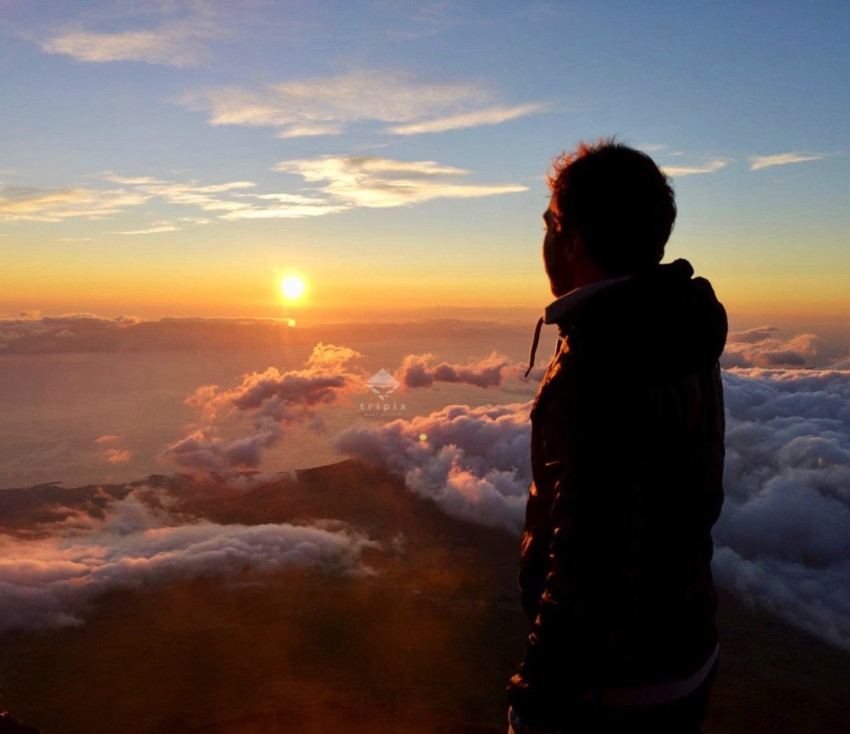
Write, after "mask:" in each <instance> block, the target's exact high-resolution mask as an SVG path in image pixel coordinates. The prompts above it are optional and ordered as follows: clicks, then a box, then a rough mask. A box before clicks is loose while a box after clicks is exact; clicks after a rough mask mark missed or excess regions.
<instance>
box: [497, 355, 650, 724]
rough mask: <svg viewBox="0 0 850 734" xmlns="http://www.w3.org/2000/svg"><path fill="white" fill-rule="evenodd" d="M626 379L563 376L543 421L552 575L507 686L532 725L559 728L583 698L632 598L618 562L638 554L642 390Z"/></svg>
mask: <svg viewBox="0 0 850 734" xmlns="http://www.w3.org/2000/svg"><path fill="white" fill-rule="evenodd" d="M624 379H625V378H624V376H623V375H616V374H613V373H612V372H611V371H608V372H607V373H606V372H603V371H598V370H596V371H593V372H582V373H576V371H575V370H570V369H564V370H562V373H561V374H560V375H559V378H558V383H557V384H556V385H555V386H553V394H551V395H549V396H548V399H547V406H546V410H545V412H544V414H543V415H542V416H541V420H542V421H543V426H542V429H543V430H542V431H541V433H542V440H543V446H542V447H541V449H542V451H543V454H544V456H543V459H544V461H545V464H546V470H547V472H548V473H550V476H552V477H553V479H554V492H553V499H552V506H551V511H550V512H551V527H552V528H553V532H552V536H551V540H550V542H549V548H548V552H549V557H550V558H549V567H550V571H549V573H548V575H547V576H546V580H545V584H544V588H543V592H542V594H541V596H540V599H539V603H538V609H537V616H536V618H535V620H534V624H533V630H532V632H531V634H530V635H529V637H528V641H527V644H526V652H525V657H524V660H523V663H522V665H521V667H520V670H519V672H518V673H517V674H516V675H515V676H513V678H512V679H511V681H510V684H509V686H508V696H509V699H510V702H511V705H512V706H513V707H514V710H515V711H516V712H517V713H518V715H519V716H520V718H521V719H522V720H523V721H526V722H528V723H529V724H533V725H535V726H540V727H555V726H557V724H558V721H557V712H558V711H562V710H563V708H564V706H565V704H568V703H569V699H571V698H572V699H575V700H576V701H578V700H580V699H582V698H583V697H584V694H585V692H586V690H587V688H588V686H589V685H591V684H592V683H593V682H594V681H595V679H597V677H598V671H597V670H596V668H597V666H598V661H599V659H600V658H601V657H603V656H602V655H600V653H601V651H602V650H603V649H604V648H607V647H608V646H610V645H612V644H613V645H616V640H613V639H612V637H616V636H617V634H618V630H620V629H622V626H623V623H624V622H623V620H625V619H628V615H629V614H630V609H631V607H632V605H633V603H634V599H635V598H636V592H635V579H634V577H633V573H631V571H630V564H629V563H628V562H624V559H628V558H629V557H630V555H631V554H634V553H640V548H638V547H634V546H635V543H636V542H639V539H640V537H641V535H640V533H639V530H640V528H639V527H630V526H634V525H639V524H640V516H641V513H640V512H639V507H637V506H636V505H639V503H640V497H641V488H640V486H637V483H639V477H640V476H641V473H640V466H639V464H640V461H641V457H640V447H639V446H640V443H641V439H640V438H639V436H638V435H636V430H638V426H637V425H636V415H637V414H638V413H639V412H640V407H639V406H638V405H635V404H634V400H635V399H636V398H635V396H637V395H639V394H640V391H637V390H634V389H629V386H628V385H626V384H624ZM618 380H619V381H618ZM638 399H639V398H638Z"/></svg>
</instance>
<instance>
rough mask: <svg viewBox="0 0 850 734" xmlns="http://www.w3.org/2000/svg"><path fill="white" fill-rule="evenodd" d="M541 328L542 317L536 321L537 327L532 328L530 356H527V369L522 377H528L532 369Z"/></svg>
mask: <svg viewBox="0 0 850 734" xmlns="http://www.w3.org/2000/svg"><path fill="white" fill-rule="evenodd" d="M542 328H543V316H541V317H540V318H539V319H538V320H537V326H535V327H534V338H533V339H532V340H531V354H529V356H528V369H527V370H526V371H525V375H524V377H528V375H529V373H530V372H531V368H532V367H534V355H535V354H536V353H537V344H538V343H539V342H540V330H541V329H542Z"/></svg>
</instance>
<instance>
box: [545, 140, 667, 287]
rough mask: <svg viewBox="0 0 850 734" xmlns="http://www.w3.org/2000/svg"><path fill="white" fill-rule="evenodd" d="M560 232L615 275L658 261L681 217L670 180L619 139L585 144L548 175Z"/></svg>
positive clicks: (559, 160) (558, 161)
mask: <svg viewBox="0 0 850 734" xmlns="http://www.w3.org/2000/svg"><path fill="white" fill-rule="evenodd" d="M547 180H548V183H549V190H550V191H551V192H552V194H553V211H554V214H555V216H556V221H557V224H558V228H559V229H560V230H562V231H563V230H575V231H577V232H578V233H579V234H581V236H582V238H583V239H584V244H585V247H586V248H587V253H588V255H589V256H590V258H591V260H593V262H594V263H596V265H597V266H599V267H600V268H601V269H602V270H603V271H604V272H605V273H606V274H607V275H609V276H611V277H616V276H619V275H628V274H631V273H636V272H639V271H641V270H645V269H647V268H649V267H652V266H653V265H656V264H658V263H659V262H660V261H661V258H662V257H663V256H664V246H665V245H666V244H667V240H668V239H669V238H670V233H671V232H672V231H673V223H674V222H675V221H676V201H675V198H674V195H673V189H672V187H671V186H670V182H669V179H668V178H667V176H665V175H664V173H662V171H661V170H660V169H659V168H658V166H657V165H656V164H655V162H654V161H653V160H652V158H650V157H649V156H648V155H646V153H642V152H641V151H638V150H635V149H634V148H629V147H628V146H626V145H623V144H621V143H618V142H617V141H616V140H615V139H614V138H607V139H600V140H599V141H598V142H596V143H586V142H582V143H579V145H578V146H577V147H576V148H575V150H574V151H572V152H571V153H563V154H562V155H561V156H559V157H558V158H556V159H555V160H554V161H552V170H551V171H550V172H549V174H548V176H547Z"/></svg>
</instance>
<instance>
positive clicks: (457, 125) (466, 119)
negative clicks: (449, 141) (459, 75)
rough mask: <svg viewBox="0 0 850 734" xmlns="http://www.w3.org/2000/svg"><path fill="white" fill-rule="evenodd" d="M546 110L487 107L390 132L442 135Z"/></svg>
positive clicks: (526, 106) (537, 106)
mask: <svg viewBox="0 0 850 734" xmlns="http://www.w3.org/2000/svg"><path fill="white" fill-rule="evenodd" d="M543 109H544V105H542V104H524V105H516V106H514V107H504V106H501V105H498V106H495V107H486V108H485V109H483V110H476V111H474V112H466V113H464V114H460V115H452V116H451V117H441V118H437V119H436V120H426V121H424V122H414V123H410V124H407V125H395V126H394V127H391V128H389V132H391V133H393V134H395V135H419V134H420V133H442V132H446V131H447V130H462V129H464V128H468V127H480V126H481V125H499V124H501V123H503V122H507V121H509V120H515V119H517V118H518V117H525V116H526V115H533V114H534V113H536V112H541V111H542V110H543Z"/></svg>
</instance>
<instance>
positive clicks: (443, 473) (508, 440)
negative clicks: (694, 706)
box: [337, 331, 850, 650]
mask: <svg viewBox="0 0 850 734" xmlns="http://www.w3.org/2000/svg"><path fill="white" fill-rule="evenodd" d="M767 333H768V334H770V333H772V332H767ZM749 336H750V337H751V338H752V342H753V343H757V342H758V337H759V336H760V335H759V334H757V333H756V332H755V331H753V332H750V333H749ZM723 377H724V385H725V389H726V404H727V440H726V443H727V461H726V473H725V488H726V503H725V506H724V509H723V513H722V516H721V518H720V521H719V522H718V524H717V526H716V528H715V533H714V537H715V543H716V546H717V554H716V559H715V564H714V568H715V572H716V574H717V578H718V581H719V583H720V584H722V585H723V586H725V587H728V588H731V589H733V590H735V591H736V592H737V593H738V594H739V595H740V596H741V597H743V598H744V599H745V600H749V601H751V602H752V603H754V604H758V605H760V606H762V607H765V608H767V609H770V610H771V611H772V612H774V613H776V614H778V615H779V616H781V617H783V618H785V619H786V620H788V621H790V622H792V623H793V624H796V625H797V626H799V627H801V628H803V629H805V630H807V631H809V632H811V633H812V634H815V635H817V636H819V637H821V638H823V639H825V640H827V641H829V642H831V643H833V644H835V645H837V646H839V647H841V648H843V649H846V650H850V586H849V585H848V584H847V579H848V578H850V489H848V488H850V407H848V406H850V371H837V370H764V369H747V370H742V369H737V370H735V371H732V372H725V373H724V376H723ZM528 411H529V406H528V405H527V404H526V405H524V404H514V405H500V406H489V407H485V408H470V407H468V406H451V407H449V408H445V409H444V410H442V411H437V412H435V413H432V414H430V415H428V416H421V417H415V418H412V419H410V420H397V421H394V422H393V423H388V424H384V425H379V426H374V425H360V426H355V427H353V428H351V429H349V430H348V431H346V432H345V433H344V434H343V435H342V436H341V437H340V438H339V439H338V442H337V445H338V446H339V448H340V449H341V450H343V451H346V452H348V453H349V454H351V455H353V456H356V457H360V458H362V459H365V460H368V461H372V462H375V463H379V464H381V465H383V466H385V467H387V468H388V469H390V470H391V471H393V472H395V473H397V474H398V475H399V476H402V477H403V478H404V480H405V482H406V484H407V486H408V487H409V488H410V489H411V490H412V491H414V492H416V493H417V494H419V495H422V496H426V497H430V498H431V499H433V500H434V501H435V502H437V504H438V505H439V506H440V507H442V508H443V509H444V510H445V511H446V512H447V513H449V514H451V515H454V516H457V517H461V518H463V519H466V520H471V521H474V522H479V523H482V524H485V525H489V526H495V527H504V528H507V529H510V530H513V531H515V532H518V528H519V527H520V526H521V522H522V513H523V508H524V499H525V495H526V492H527V490H528V486H529V483H530V479H531V478H530V469H529V464H528V446H529V439H530V427H529V424H528Z"/></svg>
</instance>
